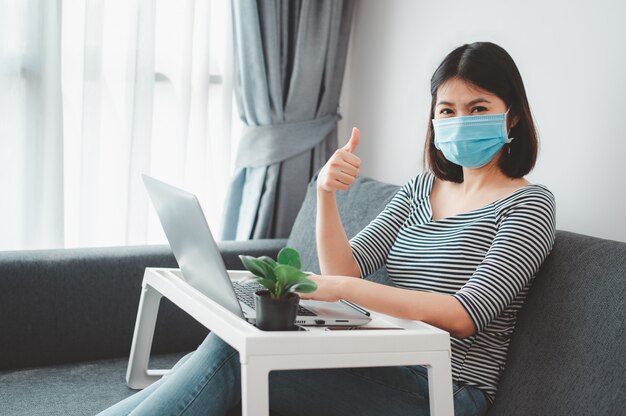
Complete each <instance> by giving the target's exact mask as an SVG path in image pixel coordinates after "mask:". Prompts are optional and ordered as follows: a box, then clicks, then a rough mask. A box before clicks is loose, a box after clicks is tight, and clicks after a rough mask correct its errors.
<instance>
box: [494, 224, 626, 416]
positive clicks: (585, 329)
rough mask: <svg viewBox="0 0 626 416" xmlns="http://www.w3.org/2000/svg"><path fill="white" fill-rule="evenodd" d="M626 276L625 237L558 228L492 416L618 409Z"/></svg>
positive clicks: (622, 403)
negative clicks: (619, 239)
mask: <svg viewBox="0 0 626 416" xmlns="http://www.w3.org/2000/svg"><path fill="white" fill-rule="evenodd" d="M625 282H626V243H620V242H616V241H608V240H602V239H599V238H594V237H589V236H585V235H580V234H574V233H570V232H566V231H557V235H556V240H555V244H554V248H553V249H552V252H551V253H550V255H549V256H548V258H547V259H546V261H545V262H544V264H543V265H542V267H541V269H540V271H539V273H538V275H537V277H536V279H535V281H534V283H533V287H532V288H531V290H530V294H529V296H528V298H527V300H526V304H525V305H524V307H523V308H522V311H521V312H520V314H519V317H518V320H517V326H516V328H515V332H514V334H513V338H512V340H511V347H510V349H509V357H508V360H507V364H506V370H505V371H504V374H503V377H502V379H501V381H500V386H499V391H498V394H497V396H496V401H495V403H494V405H493V407H492V409H491V411H490V415H507V416H509V415H571V414H579V415H591V414H596V415H617V414H623V412H624V408H626V400H625V398H624V397H625V392H626V387H625V385H624V380H626V378H625V377H624V374H626V348H624V347H625V342H624V340H625V339H626V338H624V318H625V317H624V311H625V308H624V296H625V293H624V292H625V291H624V287H625Z"/></svg>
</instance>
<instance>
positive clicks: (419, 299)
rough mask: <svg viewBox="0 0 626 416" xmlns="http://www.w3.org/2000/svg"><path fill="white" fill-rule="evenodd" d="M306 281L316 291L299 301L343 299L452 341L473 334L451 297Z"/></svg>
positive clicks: (339, 280) (337, 279) (332, 279)
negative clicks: (411, 322)
mask: <svg viewBox="0 0 626 416" xmlns="http://www.w3.org/2000/svg"><path fill="white" fill-rule="evenodd" d="M309 278H310V279H311V280H313V281H314V282H315V283H317V285H318V287H317V290H316V291H315V292H313V293H300V294H299V295H300V297H302V298H303V299H313V298H314V299H316V300H324V301H329V302H335V301H337V300H339V299H345V300H348V301H350V302H354V303H356V304H358V305H360V306H363V307H364V308H365V309H370V310H373V311H377V312H381V313H384V314H387V315H391V316H395V317H397V318H401V319H410V320H416V321H422V322H426V323H428V324H430V325H433V326H436V327H437V328H441V329H443V330H444V331H447V332H449V333H450V334H451V335H452V336H454V337H456V338H467V337H470V336H472V335H474V334H475V333H476V327H475V326H474V323H473V322H472V320H471V318H470V316H469V314H468V313H467V311H466V310H465V308H464V307H463V306H462V305H461V303H460V302H459V301H458V300H457V299H456V298H454V297H453V296H452V295H444V294H439V293H429V292H421V291H417V290H411V289H402V288H398V287H392V286H386V285H382V284H380V283H376V282H372V281H369V280H364V279H353V278H350V277H347V276H323V277H322V276H309Z"/></svg>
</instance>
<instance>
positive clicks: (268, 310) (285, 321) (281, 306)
mask: <svg viewBox="0 0 626 416" xmlns="http://www.w3.org/2000/svg"><path fill="white" fill-rule="evenodd" d="M299 303H300V296H298V295H297V294H296V293H293V292H291V293H289V294H288V295H287V296H285V297H284V298H282V299H278V300H275V299H272V296H271V295H270V292H269V291H267V290H258V291H256V292H255V293H254V304H255V305H256V327H257V328H259V329H262V330H263V331H295V330H297V329H298V327H297V326H296V314H297V312H298V304H299Z"/></svg>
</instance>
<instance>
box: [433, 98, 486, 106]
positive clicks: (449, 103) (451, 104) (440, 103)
mask: <svg viewBox="0 0 626 416" xmlns="http://www.w3.org/2000/svg"><path fill="white" fill-rule="evenodd" d="M478 103H489V104H491V101H489V100H488V99H486V98H476V99H473V100H472V101H470V102H469V103H467V104H465V106H466V107H471V106H473V105H474V104H478ZM437 105H449V106H454V104H453V103H451V102H450V101H439V102H438V103H437Z"/></svg>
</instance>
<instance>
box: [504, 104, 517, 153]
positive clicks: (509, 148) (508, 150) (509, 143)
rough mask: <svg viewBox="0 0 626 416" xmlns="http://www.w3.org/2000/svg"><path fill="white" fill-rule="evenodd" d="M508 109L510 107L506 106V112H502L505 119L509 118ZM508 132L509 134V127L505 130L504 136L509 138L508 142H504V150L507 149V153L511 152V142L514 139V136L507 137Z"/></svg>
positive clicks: (509, 109)
mask: <svg viewBox="0 0 626 416" xmlns="http://www.w3.org/2000/svg"><path fill="white" fill-rule="evenodd" d="M509 111H511V107H509V108H507V110H506V112H505V113H504V116H505V120H507V119H508V118H509ZM509 134H511V129H507V131H506V137H507V139H509V142H508V143H507V144H506V150H507V154H509V155H510V154H511V142H512V141H513V139H515V137H509Z"/></svg>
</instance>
